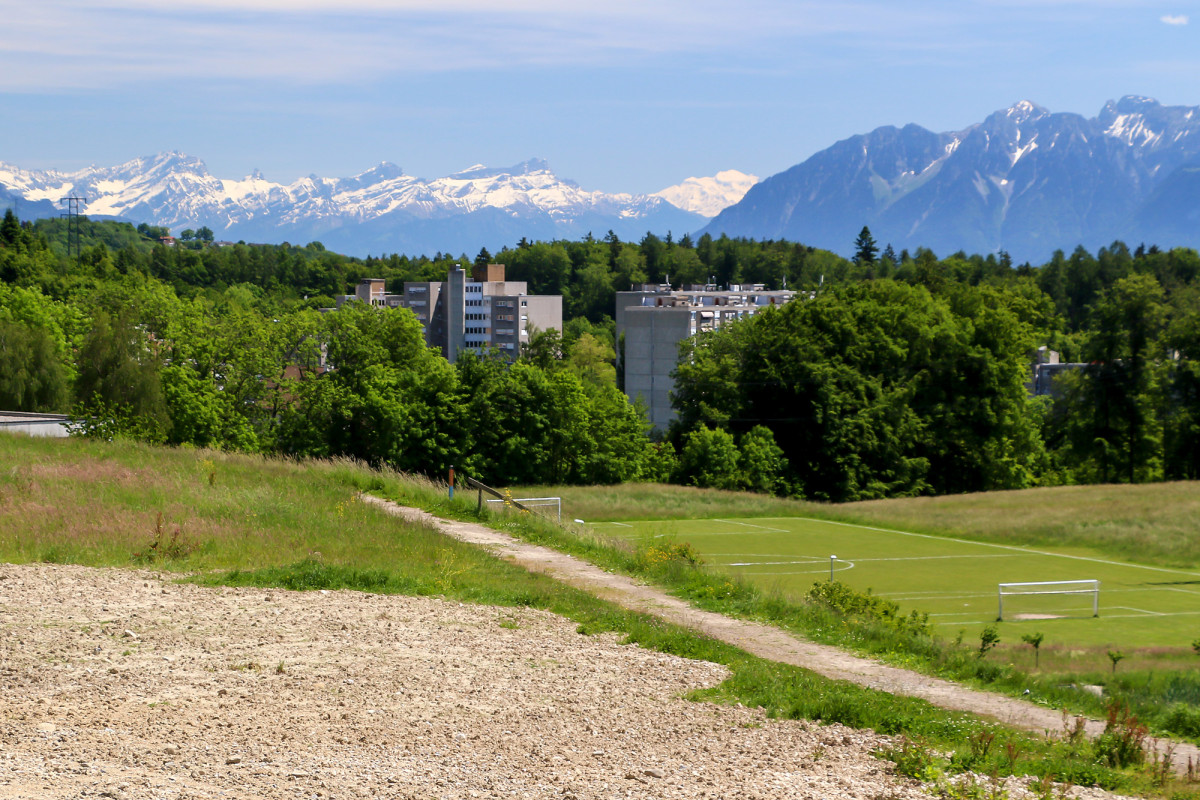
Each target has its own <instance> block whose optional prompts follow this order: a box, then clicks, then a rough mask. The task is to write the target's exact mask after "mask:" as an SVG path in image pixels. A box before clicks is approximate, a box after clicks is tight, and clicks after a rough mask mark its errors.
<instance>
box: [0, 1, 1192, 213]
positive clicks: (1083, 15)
mask: <svg viewBox="0 0 1200 800" xmlns="http://www.w3.org/2000/svg"><path fill="white" fill-rule="evenodd" d="M1198 6H1200V3H1198V2H1195V0H1191V1H1189V2H1182V0H1174V2H1169V3H1162V2H1138V1H1137V0H1094V1H1093V0H981V1H979V2H972V1H971V0H955V1H953V2H951V1H945V0H906V1H905V2H899V1H898V0H737V2H733V0H604V2H594V1H593V0H574V2H564V0H556V1H554V2H551V0H516V1H515V2H506V1H505V0H36V2H35V1H34V0H0V20H2V22H0V161H3V162H7V163H9V164H13V165H16V166H20V167H23V168H26V169H62V170H73V169H78V168H81V167H85V166H88V165H90V164H96V165H100V166H110V165H115V164H120V163H123V162H125V161H128V160H131V159H133V158H137V157H140V156H147V155H152V154H155V153H158V152H161V151H166V150H179V151H182V152H184V153H187V154H188V155H191V156H195V157H197V158H200V159H202V160H203V161H204V162H205V163H206V164H207V166H208V169H209V171H210V172H211V173H212V174H213V175H215V176H216V177H219V178H241V177H243V176H245V175H247V174H249V173H250V172H251V171H252V170H254V169H259V170H261V171H262V172H263V174H264V175H265V177H267V178H268V179H270V180H273V181H278V182H282V183H290V182H292V181H294V180H296V179H297V178H300V177H302V176H305V175H309V174H315V175H320V176H322V177H345V176H350V175H355V174H358V173H360V172H363V171H365V170H367V169H370V168H371V167H373V166H375V165H376V164H378V163H380V162H382V161H389V162H392V163H394V164H398V165H399V166H400V167H402V168H403V169H404V171H405V172H406V173H407V174H409V175H414V176H418V177H423V178H435V177H440V176H443V175H448V174H450V173H453V172H457V171H459V170H463V169H466V168H468V167H470V166H472V165H475V164H484V165H487V166H492V167H502V166H509V165H512V164H516V163H519V162H522V161H525V160H526V159H530V158H544V159H546V160H547V161H548V162H549V163H550V166H551V167H552V168H553V169H554V171H555V173H556V174H557V175H558V176H559V177H561V178H568V179H571V180H574V181H576V182H578V183H579V184H580V185H582V186H583V187H584V188H586V189H592V190H602V191H607V192H654V191H657V190H659V189H662V188H665V187H667V186H670V185H672V184H676V183H679V182H681V181H683V180H684V179H685V178H688V177H692V176H708V175H714V174H716V173H717V172H718V171H720V170H725V169H738V170H741V171H743V172H749V173H752V174H756V175H759V176H760V177H766V176H769V175H772V174H775V173H777V172H781V171H783V170H785V169H787V168H788V167H790V166H792V165H794V164H798V163H800V162H801V161H803V160H805V159H806V158H808V157H809V156H811V155H812V154H813V153H816V152H818V151H820V150H823V149H824V148H826V147H828V146H829V145H831V144H833V143H834V142H836V141H838V140H840V139H844V138H846V137H848V136H852V135H854V134H858V133H866V132H868V131H870V130H872V129H874V128H876V127H879V126H882V125H897V126H901V125H904V124H907V123H916V124H918V125H921V126H923V127H926V128H929V129H931V130H935V131H949V130H959V129H961V128H964V127H966V126H967V125H970V124H972V123H975V122H979V121H981V120H982V119H983V118H984V117H986V116H987V115H988V114H989V113H991V112H993V111H996V110H998V109H1002V108H1007V107H1008V106H1010V105H1012V104H1013V103H1015V102H1017V101H1020V100H1032V101H1033V102H1036V103H1038V104H1040V105H1042V106H1045V107H1046V108H1048V109H1050V110H1051V111H1069V112H1075V113H1080V114H1083V115H1084V116H1087V117H1092V116H1095V115H1096V114H1097V113H1098V112H1099V110H1100V108H1101V107H1102V106H1103V104H1104V103H1105V102H1106V101H1108V100H1113V99H1117V98H1119V97H1121V96H1123V95H1126V94H1138V95H1144V96H1148V97H1153V98H1156V99H1158V100H1159V101H1161V102H1163V103H1164V104H1167V105H1189V106H1191V105H1200V47H1197V44H1198V42H1197V33H1198V32H1200V7H1198Z"/></svg>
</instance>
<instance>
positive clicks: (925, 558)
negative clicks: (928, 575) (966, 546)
mask: <svg viewBox="0 0 1200 800" xmlns="http://www.w3.org/2000/svg"><path fill="white" fill-rule="evenodd" d="M945 558H1012V556H1010V555H1002V554H1000V553H995V554H991V553H986V554H985V553H977V554H975V555H967V554H965V553H964V554H963V555H960V556H897V557H895V558H856V559H854V560H855V561H936V560H938V559H945ZM839 560H840V559H839Z"/></svg>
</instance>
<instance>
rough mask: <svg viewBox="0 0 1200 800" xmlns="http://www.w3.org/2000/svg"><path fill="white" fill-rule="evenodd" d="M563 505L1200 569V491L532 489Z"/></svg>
mask: <svg viewBox="0 0 1200 800" xmlns="http://www.w3.org/2000/svg"><path fill="white" fill-rule="evenodd" d="M513 493H514V495H516V496H537V495H544V494H549V495H561V496H562V498H563V516H564V517H568V518H580V519H584V520H587V521H588V522H606V521H616V520H635V519H639V520H640V519H709V518H715V517H764V516H781V517H814V518H818V519H828V520H838V521H843V522H855V523H859V524H865V525H877V526H880V527H885V528H892V529H896V530H905V531H913V532H916V533H931V534H941V535H947V536H956V537H962V538H966V539H975V540H978V541H986V542H997V543H1001V544H1020V545H1037V546H1046V547H1056V548H1086V549H1089V550H1092V551H1095V552H1097V553H1103V554H1106V555H1109V556H1112V557H1115V558H1120V559H1127V560H1131V561H1137V562H1139V563H1145V564H1155V565H1162V566H1171V567H1181V568H1197V567H1200V536H1197V535H1196V530H1197V527H1196V520H1197V519H1200V482H1178V483H1153V484H1141V485H1136V486H1131V485H1115V484H1108V485H1099V486H1058V487H1049V488H1044V489H1025V490H1021V491H1012V492H987V493H982V494H966V495H946V496H942V497H914V498H905V499H900V500H873V501H869V502H861V503H845V504H842V505H832V504H826V503H807V502H803V501H798V500H785V499H781V498H768V497H763V496H761V495H754V494H748V493H746V492H722V491H719V490H716V489H694V488H689V487H683V486H663V485H658V484H624V485H620V486H588V487H544V486H543V487H522V488H520V489H514V490H513Z"/></svg>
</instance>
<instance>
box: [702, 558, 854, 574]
mask: <svg viewBox="0 0 1200 800" xmlns="http://www.w3.org/2000/svg"><path fill="white" fill-rule="evenodd" d="M837 563H839V564H849V565H850V566H849V567H846V569H853V568H854V562H853V561H842V560H841V559H838V562H837ZM803 564H824V565H825V571H826V572H828V571H829V559H828V558H811V559H809V560H808V561H733V562H731V563H729V564H725V565H724V566H726V567H787V566H792V565H797V566H799V565H803ZM835 571H836V570H835Z"/></svg>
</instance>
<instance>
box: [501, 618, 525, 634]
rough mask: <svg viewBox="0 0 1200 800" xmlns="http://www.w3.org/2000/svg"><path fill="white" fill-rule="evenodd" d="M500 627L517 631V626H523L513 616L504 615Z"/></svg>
mask: <svg viewBox="0 0 1200 800" xmlns="http://www.w3.org/2000/svg"><path fill="white" fill-rule="evenodd" d="M500 627H501V628H507V629H508V630H510V631H515V630H516V629H517V628H519V627H521V624H520V623H519V622H517V621H516V620H515V619H513V618H512V617H504V618H502V619H501V620H500Z"/></svg>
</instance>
